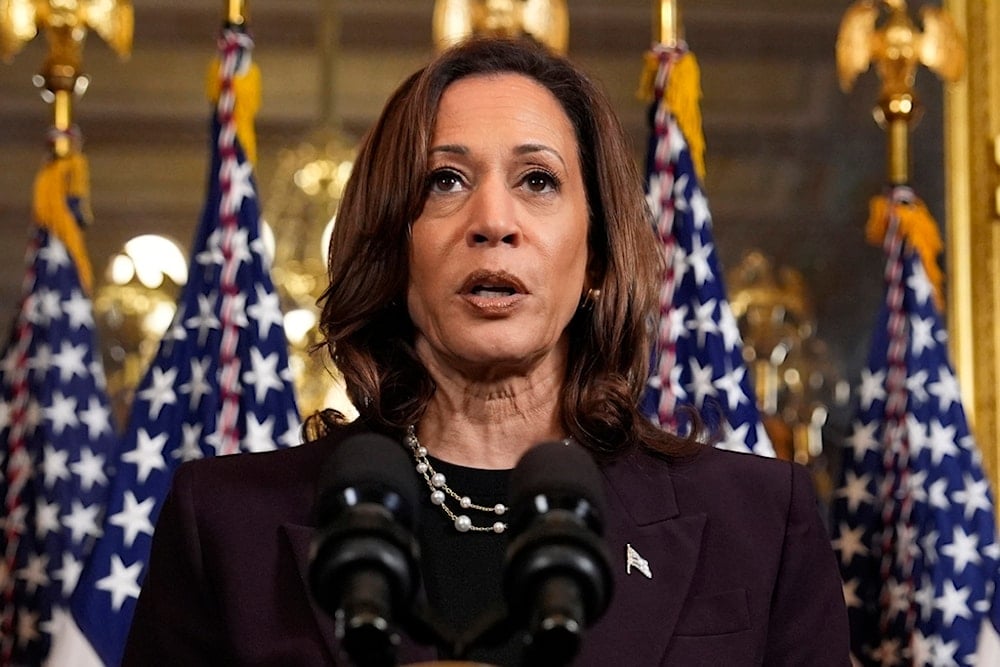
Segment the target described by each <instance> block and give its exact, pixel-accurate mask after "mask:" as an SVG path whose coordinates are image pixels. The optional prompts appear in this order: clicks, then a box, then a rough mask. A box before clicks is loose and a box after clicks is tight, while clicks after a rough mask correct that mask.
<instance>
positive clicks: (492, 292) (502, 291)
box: [472, 285, 517, 299]
mask: <svg viewBox="0 0 1000 667" xmlns="http://www.w3.org/2000/svg"><path fill="white" fill-rule="evenodd" d="M472 294H473V295H475V296H481V297H485V298H487V299H499V298H502V297H505V296H513V295H514V294H517V291H516V290H515V289H514V288H513V287H508V286H505V285H476V286H475V287H473V288H472Z"/></svg>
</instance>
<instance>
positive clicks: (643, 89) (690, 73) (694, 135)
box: [638, 51, 705, 183]
mask: <svg viewBox="0 0 1000 667" xmlns="http://www.w3.org/2000/svg"><path fill="white" fill-rule="evenodd" d="M659 67H660V59H659V57H658V56H657V55H656V53H654V52H653V51H647V52H646V56H645V64H644V66H643V68H642V74H641V76H640V77H639V91H638V97H639V99H640V100H643V101H645V102H651V101H652V100H653V96H654V95H655V94H656V75H657V72H658V71H659ZM665 96H666V103H667V108H668V109H670V113H671V114H673V116H674V118H675V119H676V120H677V126H678V127H679V128H680V130H681V132H683V133H684V138H685V140H687V144H688V150H690V151H691V161H692V162H693V163H694V169H695V172H696V173H697V174H698V180H700V181H701V182H702V183H704V182H705V133H704V131H703V130H702V125H701V68H700V67H699V66H698V59H697V58H695V57H694V54H693V53H691V52H690V51H687V52H685V53H684V55H682V56H681V57H680V59H679V60H677V62H675V63H674V64H673V65H672V66H671V68H670V78H669V80H668V81H667V89H666V91H665Z"/></svg>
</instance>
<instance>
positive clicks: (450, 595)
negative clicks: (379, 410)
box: [418, 457, 521, 666]
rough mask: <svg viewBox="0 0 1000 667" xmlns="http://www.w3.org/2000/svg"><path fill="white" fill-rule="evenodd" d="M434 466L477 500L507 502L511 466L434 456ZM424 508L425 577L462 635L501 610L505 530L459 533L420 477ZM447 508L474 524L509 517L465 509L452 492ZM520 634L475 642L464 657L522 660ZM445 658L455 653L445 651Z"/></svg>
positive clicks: (439, 610) (435, 601)
mask: <svg viewBox="0 0 1000 667" xmlns="http://www.w3.org/2000/svg"><path fill="white" fill-rule="evenodd" d="M429 460H430V462H431V465H432V466H433V467H434V469H435V470H436V471H437V472H439V473H442V474H443V475H444V476H445V478H446V479H447V483H448V486H449V487H451V488H452V489H453V490H454V491H455V492H456V493H458V494H459V495H465V496H468V497H469V498H470V499H471V500H472V502H474V503H476V504H477V505H484V506H487V507H491V506H493V505H496V504H497V503H503V504H504V505H507V504H508V499H507V489H508V482H509V480H510V474H511V471H510V470H481V469H478V468H466V467H464V466H459V465H455V464H452V463H447V462H444V461H440V460H438V459H435V458H432V457H429ZM420 481H421V485H422V488H421V507H420V512H421V515H420V526H419V529H418V533H419V535H418V538H419V542H420V550H421V576H422V577H423V584H424V589H425V591H426V595H427V601H428V603H429V604H430V607H431V609H433V610H434V612H435V613H436V614H437V615H438V617H439V618H440V619H441V620H442V621H443V622H444V625H445V627H447V628H449V629H451V630H453V631H454V632H455V633H456V634H457V635H462V634H464V633H465V632H467V631H468V630H469V629H470V628H471V627H472V626H473V624H476V623H482V622H483V620H484V619H486V618H487V614H490V613H491V612H495V611H497V609H498V607H500V605H502V602H503V590H502V581H501V577H502V566H503V556H504V550H505V549H506V547H507V535H506V533H494V532H492V531H489V532H473V531H468V532H465V533H460V532H459V531H458V530H456V529H455V526H454V523H453V522H452V520H451V519H449V518H448V516H447V515H446V514H445V513H444V510H442V509H441V508H440V507H438V506H436V505H433V504H432V503H431V500H430V493H431V492H430V489H429V488H428V487H427V486H426V484H425V483H424V481H423V478H421V480H420ZM446 502H447V504H448V507H449V508H450V509H451V510H452V511H453V512H454V513H455V514H456V515H458V514H466V515H467V516H469V518H470V519H472V523H473V525H476V526H492V525H493V524H494V523H495V522H496V521H497V520H501V521H503V520H505V519H506V518H507V517H505V516H499V517H498V516H497V515H496V514H493V513H492V512H489V513H487V512H480V511H477V510H471V509H470V510H463V509H461V508H460V507H459V505H458V502H457V501H456V500H454V499H453V498H451V497H449V498H448V500H447V501H446ZM520 646H521V644H520V640H519V638H512V639H511V640H510V641H508V642H507V643H506V644H504V645H502V646H498V647H482V646H477V647H474V648H473V650H472V651H471V652H470V653H469V654H468V655H465V656H462V659H466V660H474V661H479V662H485V663H490V664H494V665H503V666H506V665H519V664H520V662H521V651H520ZM439 657H440V658H442V659H450V658H454V657H455V656H451V655H441V656H439Z"/></svg>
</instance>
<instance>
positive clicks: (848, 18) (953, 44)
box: [837, 0, 965, 95]
mask: <svg viewBox="0 0 1000 667" xmlns="http://www.w3.org/2000/svg"><path fill="white" fill-rule="evenodd" d="M883 8H885V10H886V11H885V14H886V15H887V18H886V20H885V21H884V23H883V25H882V27H881V29H879V28H878V27H877V23H878V20H879V18H880V16H881V15H882V14H883V11H882V10H883ZM920 14H921V21H922V23H923V32H921V31H919V30H918V29H917V27H916V26H915V25H914V23H913V21H912V20H911V19H910V16H909V14H908V12H907V7H906V0H859V1H858V2H855V3H854V4H853V5H851V6H850V7H849V8H848V10H847V12H846V13H845V14H844V18H843V19H842V20H841V22H840V31H839V33H838V35H837V75H838V77H839V78H840V87H841V88H842V89H843V90H844V91H845V92H846V91H849V90H850V89H851V88H852V87H853V85H854V81H855V80H856V79H857V77H858V75H860V74H861V73H863V72H865V71H866V70H867V69H868V66H869V64H870V63H871V62H875V66H876V67H877V68H878V70H879V74H880V76H881V77H882V86H883V95H885V93H888V94H894V93H899V92H903V91H909V90H910V89H912V87H913V81H914V77H915V75H916V71H917V66H918V65H921V64H922V65H925V66H926V67H928V68H930V69H931V70H932V71H934V72H935V73H936V74H937V75H938V76H940V77H941V78H942V79H944V80H945V81H955V80H957V79H958V78H959V77H960V76H961V75H962V72H963V71H964V68H965V46H964V43H963V40H962V36H961V34H960V33H959V31H958V28H957V27H956V26H955V22H954V21H953V20H952V18H951V16H950V15H949V14H947V13H946V12H945V11H944V10H941V9H938V8H936V7H924V8H923V9H922V10H921V12H920Z"/></svg>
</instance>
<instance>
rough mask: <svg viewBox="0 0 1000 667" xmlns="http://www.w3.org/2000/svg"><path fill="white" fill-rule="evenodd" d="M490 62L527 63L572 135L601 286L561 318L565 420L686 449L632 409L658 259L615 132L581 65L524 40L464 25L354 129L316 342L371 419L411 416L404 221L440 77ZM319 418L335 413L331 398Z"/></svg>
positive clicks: (643, 372) (668, 450) (394, 422)
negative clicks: (356, 138)
mask: <svg viewBox="0 0 1000 667" xmlns="http://www.w3.org/2000/svg"><path fill="white" fill-rule="evenodd" d="M496 74H520V75H523V76H527V77H529V78H531V79H533V80H534V81H536V82H537V83H539V84H540V85H542V86H544V87H545V88H546V89H548V90H549V91H550V92H551V93H552V94H553V95H554V96H555V97H556V99H557V100H558V101H559V103H560V105H561V106H562V109H563V111H565V113H566V115H567V116H568V117H569V119H570V121H571V123H572V125H573V128H574V130H575V133H576V140H577V144H578V146H579V159H580V164H581V166H582V170H583V179H584V185H585V187H586V193H587V204H588V207H589V212H590V223H589V232H588V243H589V250H590V257H591V260H590V265H589V266H588V275H589V276H590V282H591V283H592V286H593V287H595V288H597V289H599V290H600V296H599V297H598V298H597V299H596V300H594V302H593V303H587V304H584V305H583V306H582V307H581V308H580V309H579V310H578V311H577V313H576V315H575V316H574V317H573V319H572V320H571V322H570V323H569V326H568V333H569V337H570V345H569V360H568V364H567V371H566V378H565V383H564V388H563V395H562V397H561V414H562V422H563V427H564V428H565V430H566V432H567V434H569V435H571V436H572V437H573V438H575V439H576V440H577V441H578V442H580V443H581V444H583V445H584V446H586V447H588V448H589V449H590V450H591V451H593V452H594V454H596V455H599V456H602V457H608V456H613V455H615V454H619V453H621V452H624V451H626V450H628V449H629V448H631V447H634V446H636V445H642V446H645V447H648V448H650V449H652V450H654V451H658V452H660V453H663V454H666V455H670V456H681V455H685V454H688V453H690V452H691V451H693V449H694V447H695V445H696V443H695V441H694V439H693V438H686V439H685V438H680V437H678V436H676V435H674V434H671V433H668V432H665V431H662V430H660V429H659V428H658V427H656V426H654V425H653V424H652V423H650V422H649V421H648V420H647V419H646V418H645V417H644V416H643V415H642V414H641V413H640V411H639V409H638V402H639V399H640V397H641V395H642V392H643V389H644V387H645V384H646V378H647V376H648V372H649V350H650V345H651V340H652V336H653V335H654V332H655V327H654V325H653V322H654V321H655V320H654V316H655V313H656V312H657V308H658V301H657V295H658V286H659V283H660V280H661V278H662V275H663V273H662V272H663V259H662V255H661V252H660V250H659V248H658V245H657V244H656V242H655V238H654V235H653V230H652V226H651V223H650V217H649V213H648V210H647V208H646V204H645V197H644V194H643V188H642V179H641V177H640V175H639V172H638V170H637V168H636V165H635V163H634V161H633V159H632V154H631V150H630V147H629V145H628V142H627V140H626V137H625V133H624V131H623V130H622V127H621V124H620V122H619V121H618V118H617V116H616V115H615V113H614V111H613V109H612V107H611V104H610V102H609V101H608V99H607V97H606V95H605V94H604V93H603V91H602V90H601V89H600V88H599V87H598V86H597V85H595V84H594V82H592V81H591V80H590V78H588V77H587V75H586V74H584V73H583V72H582V71H581V70H580V69H578V68H577V67H576V66H574V65H573V64H572V63H570V62H569V61H568V60H567V59H565V58H562V57H559V56H556V55H554V54H552V53H550V52H549V51H547V50H546V49H545V48H544V47H542V46H540V45H538V44H536V43H534V42H531V41H529V40H509V39H498V38H476V39H471V40H468V41H466V42H463V43H461V44H459V45H457V46H455V47H453V48H451V49H450V50H448V51H445V52H444V53H442V54H441V55H439V56H438V57H437V58H436V59H435V60H434V61H433V62H431V63H430V64H429V65H427V66H426V67H425V68H423V69H421V70H419V71H418V72H416V73H415V74H413V75H412V76H410V77H409V78H408V79H407V80H406V81H404V82H403V83H402V85H400V87H399V88H398V89H397V90H396V92H395V93H394V94H393V95H392V97H391V98H390V99H389V101H388V102H387V103H386V105H385V109H384V110H383V111H382V114H381V116H380V117H379V119H378V121H377V122H376V124H375V125H374V127H372V128H371V130H370V131H369V132H368V134H367V135H366V137H365V139H364V140H363V141H362V144H361V148H360V152H359V154H358V157H357V159H356V161H355V163H354V169H353V172H352V174H351V178H350V180H349V182H348V183H347V186H346V189H345V191H344V196H343V199H342V201H341V204H340V210H339V211H338V213H337V224H336V226H335V228H334V232H333V237H332V238H331V240H330V259H329V267H328V269H329V278H330V285H329V287H328V288H327V289H326V291H325V293H324V294H323V296H322V298H321V299H320V303H321V304H322V315H321V318H320V327H321V331H322V333H323V335H324V337H325V345H326V346H327V348H328V350H329V352H330V354H331V356H332V358H333V360H334V363H335V364H336V365H337V368H338V369H339V370H340V372H342V373H343V375H344V377H345V380H346V385H347V391H348V396H349V397H350V399H351V401H352V402H353V403H354V405H355V407H356V408H357V409H358V411H359V413H360V416H361V418H362V419H364V420H366V421H367V422H368V423H369V424H370V425H371V426H373V427H376V428H381V429H385V430H390V431H397V430H400V429H402V428H405V426H407V425H409V424H413V423H416V422H417V421H418V420H419V418H420V416H421V414H422V413H423V410H424V408H425V406H426V405H427V402H428V400H429V399H430V397H431V395H432V394H433V393H434V390H435V385H434V381H433V380H432V379H431V377H430V375H429V374H428V373H427V370H426V369H425V367H424V366H423V364H422V363H421V361H420V360H419V359H418V358H417V355H416V352H415V350H414V347H413V342H414V333H415V331H414V326H413V322H412V321H411V319H410V316H409V313H408V312H407V310H406V307H405V304H406V290H407V283H408V280H409V267H408V259H409V240H410V239H409V225H410V224H411V223H412V222H413V221H414V220H415V219H416V218H417V217H418V216H419V214H420V212H421V210H422V208H423V205H424V200H425V195H426V181H427V157H428V145H429V142H430V141H431V137H432V135H433V131H434V124H435V120H436V115H437V109H438V105H439V103H440V100H441V96H442V94H443V93H444V90H445V89H446V88H447V87H448V86H449V85H450V84H451V83H453V82H455V81H456V80H458V79H461V78H463V77H468V76H482V75H496ZM692 417H693V418H694V419H697V417H696V416H694V415H692ZM318 419H319V422H320V423H321V424H324V425H330V424H333V423H339V422H343V421H344V419H343V416H342V415H340V414H339V413H337V412H335V411H332V410H328V411H325V412H324V413H322V414H321V415H319V416H318ZM314 423H315V420H314ZM320 430H322V429H320ZM312 431H313V433H316V432H318V431H317V430H316V427H315V426H313V428H312ZM691 432H692V433H697V432H698V428H697V424H695V428H693V429H692V431H691Z"/></svg>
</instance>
